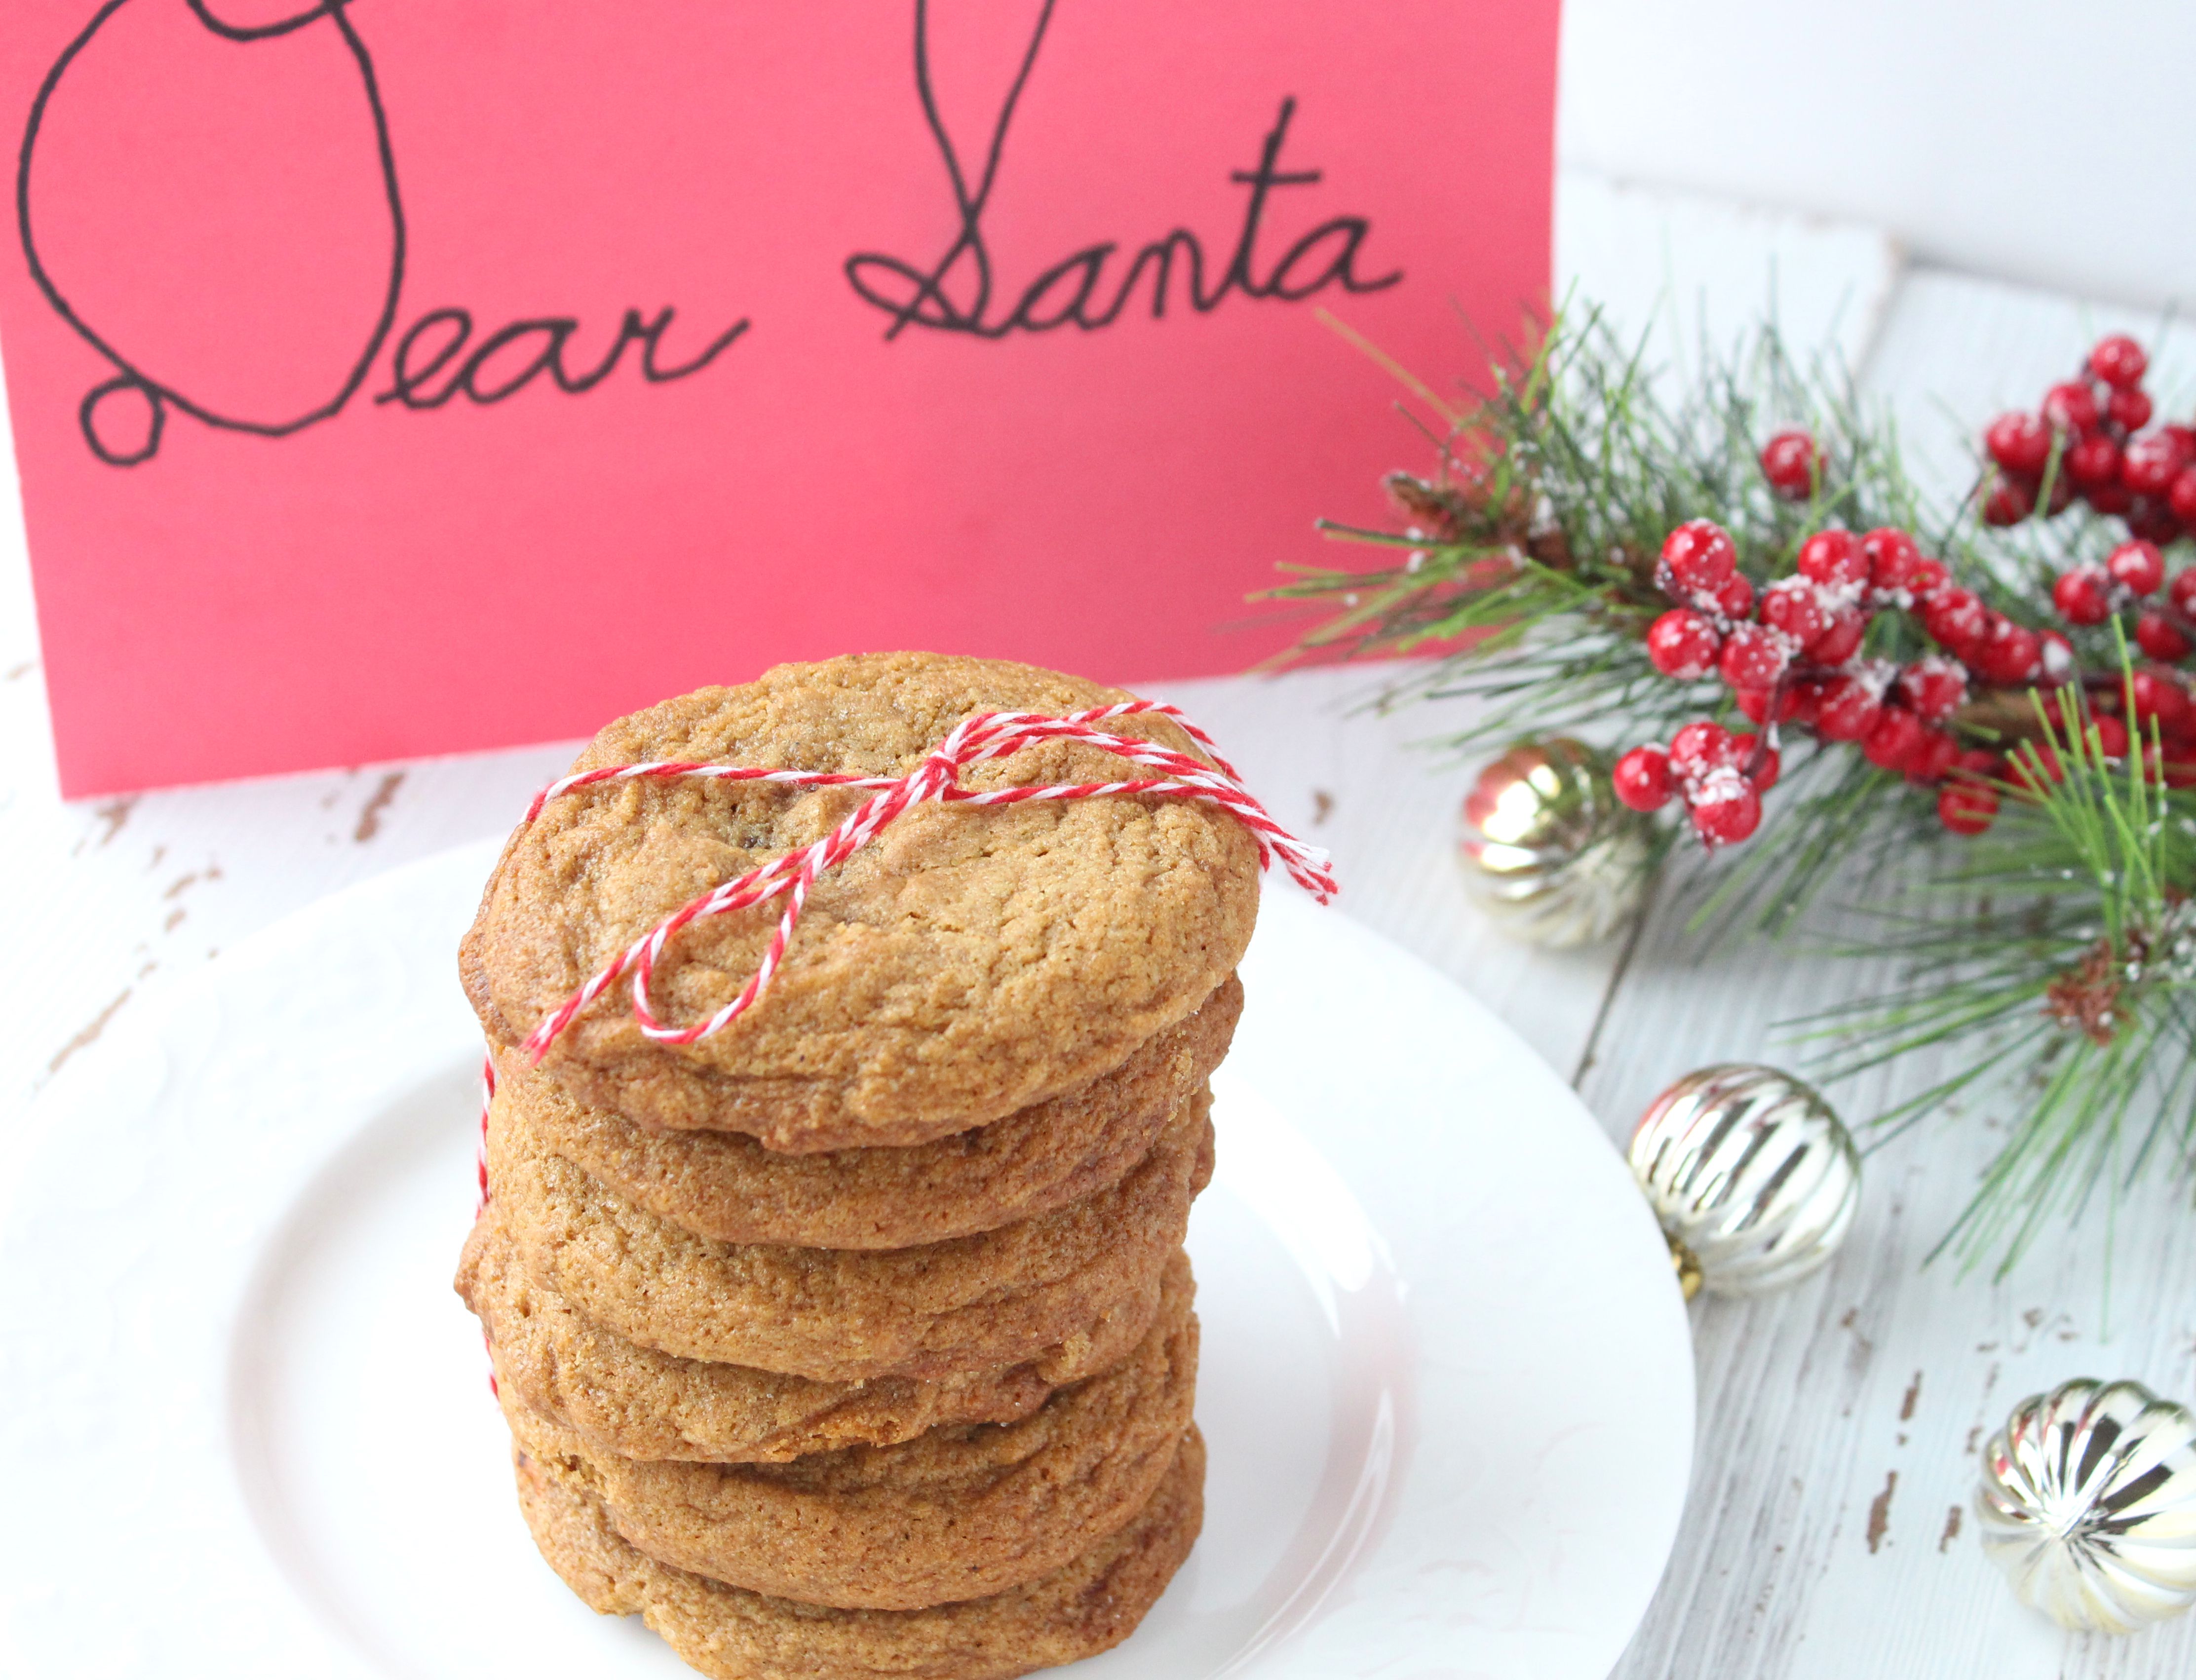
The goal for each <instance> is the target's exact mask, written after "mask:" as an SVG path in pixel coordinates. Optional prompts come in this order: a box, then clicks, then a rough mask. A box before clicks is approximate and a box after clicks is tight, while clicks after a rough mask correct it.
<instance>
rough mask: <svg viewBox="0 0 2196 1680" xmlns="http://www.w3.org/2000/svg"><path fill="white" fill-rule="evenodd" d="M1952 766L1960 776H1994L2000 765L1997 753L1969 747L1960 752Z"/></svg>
mask: <svg viewBox="0 0 2196 1680" xmlns="http://www.w3.org/2000/svg"><path fill="white" fill-rule="evenodd" d="M1952 767H1953V768H1954V769H1955V770H1956V771H1959V772H1960V774H1961V775H1962V776H1996V775H1997V773H1998V771H1999V770H2000V769H2001V768H2002V765H2000V763H1999V761H1998V756H1997V753H1985V752H1984V751H1983V750H1982V749H1981V748H1975V747H1970V748H1968V750H1967V751H1966V752H1964V753H1961V754H1960V756H1959V758H1958V759H1956V761H1955V762H1954V764H1953V766H1952Z"/></svg>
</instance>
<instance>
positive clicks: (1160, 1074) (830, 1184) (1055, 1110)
mask: <svg viewBox="0 0 2196 1680" xmlns="http://www.w3.org/2000/svg"><path fill="white" fill-rule="evenodd" d="M1242 1009H1243V988H1242V985H1241V983H1240V982H1239V981H1237V980H1236V979H1234V976H1232V975H1231V976H1229V978H1228V979H1226V980H1225V981H1223V982H1222V984H1221V985H1220V986H1219V988H1218V989H1217V990H1215V991H1214V992H1213V994H1212V995H1211V996H1210V997H1208V998H1206V999H1205V1002H1204V1003H1203V1004H1202V1005H1200V1006H1199V1007H1198V1008H1197V1009H1196V1010H1195V1011H1194V1012H1193V1013H1191V1014H1190V1015H1189V1016H1188V1018H1187V1019H1184V1020H1182V1021H1179V1022H1177V1023H1176V1025H1173V1026H1171V1027H1169V1028H1168V1029H1167V1030H1166V1031H1164V1032H1162V1033H1159V1034H1158V1035H1156V1036H1153V1037H1152V1038H1149V1039H1147V1040H1146V1041H1145V1042H1143V1043H1142V1044H1141V1045H1139V1046H1138V1047H1137V1048H1136V1050H1135V1051H1134V1052H1133V1053H1131V1054H1130V1057H1129V1059H1128V1060H1127V1061H1125V1062H1124V1063H1123V1064H1122V1065H1120V1066H1119V1067H1118V1068H1116V1069H1114V1070H1113V1071H1112V1072H1111V1073H1107V1074H1104V1075H1101V1077H1099V1078H1097V1079H1095V1080H1094V1081H1093V1082H1091V1083H1089V1084H1088V1085H1085V1086H1083V1087H1081V1088H1079V1089H1077V1090H1073V1091H1070V1092H1068V1093H1066V1094H1065V1095H1061V1096H1057V1097H1052V1098H1049V1099H1048V1100H1045V1101H1043V1102H1041V1103H1037V1104H1036V1105H1034V1106H1032V1107H1029V1108H1025V1109H1022V1110H1020V1111H1017V1112H1015V1113H1014V1114H1010V1115H1008V1117H1006V1118H1005V1119H1003V1120H995V1121H993V1122H992V1123H991V1124H990V1125H988V1126H979V1127H976V1128H974V1129H972V1130H969V1131H965V1132H956V1133H954V1134H952V1135H951V1136H950V1137H944V1138H939V1139H937V1140H934V1141H933V1142H930V1143H924V1144H914V1145H910V1146H905V1147H901V1148H878V1149H840V1150H830V1151H825V1152H818V1153H813V1154H806V1155H786V1154H782V1153H779V1152H776V1151H773V1150H770V1149H766V1148H765V1147H764V1146H762V1145H761V1144H760V1143H758V1142H756V1141H755V1140H754V1139H753V1138H751V1137H748V1136H747V1135H745V1134H743V1133H739V1132H695V1131H688V1132H664V1131H655V1130H651V1129H648V1128H645V1127H642V1126H637V1125H635V1124H634V1123H633V1122H631V1121H629V1120H627V1119H625V1118H623V1117H621V1116H620V1115H618V1114H616V1113H615V1112H613V1111H610V1110H609V1109H605V1108H596V1107H593V1106H589V1105H587V1104H586V1103H582V1102H581V1101H580V1100H578V1099H576V1098H575V1097H573V1096H572V1095H571V1094H569V1093H568V1092H566V1091H565V1090H564V1089H563V1088H562V1087H561V1086H560V1085H559V1084H558V1082H557V1081H556V1080H555V1079H554V1078H553V1077H551V1076H550V1075H549V1074H547V1073H546V1072H545V1071H540V1070H538V1069H530V1068H529V1067H528V1066H527V1065H526V1058H525V1056H524V1055H523V1054H522V1053H520V1052H517V1051H509V1050H506V1051H503V1052H500V1053H499V1054H498V1055H497V1058H496V1065H497V1069H498V1079H497V1084H496V1091H497V1100H499V1101H508V1102H510V1103H511V1105H512V1106H515V1107H517V1108H519V1109H521V1110H523V1111H524V1114H525V1118H526V1125H527V1128H528V1129H529V1131H530V1132H531V1133H532V1134H534V1136H535V1137H536V1138H538V1139H539V1140H540V1142H541V1144H542V1145H543V1146H545V1147H546V1148H547V1149H548V1150H549V1151H551V1152H552V1153H554V1154H558V1155H561V1156H563V1158H565V1159H566V1160H568V1161H570V1162H572V1163H575V1165H577V1166H579V1167H581V1168H582V1169H585V1170H586V1171H587V1174H588V1175H589V1176H591V1177H593V1178H596V1179H599V1180H600V1181H602V1182H604V1184H607V1185H609V1186H610V1187H611V1188H612V1189H614V1190H615V1191H616V1192H618V1193H619V1194H620V1195H621V1196H623V1197H625V1198H627V1200H629V1201H633V1202H635V1203H638V1204H639V1205H640V1206H641V1207H643V1208H645V1209H648V1211H649V1212H650V1213H653V1214H657V1215H662V1217H663V1218H665V1219H667V1220H669V1221H671V1222H672V1223H673V1224H674V1225H679V1226H683V1227H685V1228H686V1229H687V1230H689V1231H691V1232H693V1233H695V1234H696V1236H702V1237H709V1238H714V1239H716V1240H717V1241H719V1242H724V1243H792V1244H800V1245H802V1246H804V1247H810V1248H829V1249H899V1248H912V1247H914V1246H915V1245H916V1244H920V1243H936V1242H943V1241H945V1239H947V1238H952V1237H962V1236H967V1235H968V1234H969V1233H971V1232H976V1231H989V1230H992V1229H994V1228H996V1227H998V1226H1002V1225H1006V1224H1010V1223H1012V1222H1013V1221H1016V1220H1020V1219H1029V1218H1032V1217H1034V1216H1035V1215H1039V1214H1046V1213H1050V1212H1051V1211H1053V1209H1055V1208H1061V1207H1065V1206H1066V1205H1067V1204H1069V1203H1070V1202H1074V1201H1078V1200H1080V1199H1081V1198H1084V1197H1085V1196H1088V1195H1090V1194H1091V1193H1093V1192H1095V1191H1099V1190H1102V1189H1104V1188H1105V1187H1106V1186H1108V1185H1111V1184H1115V1183H1118V1182H1119V1181H1120V1180H1121V1179H1122V1178H1123V1177H1124V1175H1126V1174H1127V1173H1128V1171H1129V1169H1130V1168H1131V1167H1133V1166H1134V1165H1136V1163H1137V1162H1138V1161H1140V1160H1141V1159H1142V1158H1144V1156H1145V1155H1146V1154H1147V1153H1148V1152H1149V1151H1150V1149H1151V1147H1152V1144H1153V1140H1155V1139H1157V1137H1158V1136H1159V1132H1160V1130H1161V1129H1163V1128H1164V1126H1165V1124H1166V1123H1167V1121H1168V1120H1169V1119H1170V1118H1171V1117H1172V1116H1173V1115H1174V1113H1175V1111H1176V1110H1177V1109H1179V1108H1180V1107H1181V1106H1182V1104H1183V1103H1185V1102H1187V1101H1188V1100H1189V1099H1190V1097H1191V1096H1192V1094H1194V1093H1195V1092H1197V1091H1198V1090H1199V1089H1200V1088H1202V1087H1203V1086H1204V1084H1205V1078H1206V1077H1207V1076H1208V1075H1209V1074H1211V1071H1212V1070H1213V1069H1214V1068H1216V1067H1217V1066H1218V1065H1220V1061H1221V1059H1222V1057H1223V1056H1225V1055H1226V1054H1228V1040H1229V1039H1230V1038H1231V1037H1232V1036H1234V1031H1235V1022H1236V1019H1237V1017H1238V1016H1240V1014H1241V1013H1242Z"/></svg>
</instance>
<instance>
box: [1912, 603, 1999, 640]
mask: <svg viewBox="0 0 2196 1680" xmlns="http://www.w3.org/2000/svg"><path fill="white" fill-rule="evenodd" d="M1989 626H1990V614H1989V610H1988V609H1986V608H1985V607H1984V605H1983V603H1981V602H1980V601H1979V600H1977V599H1976V598H1975V597H1974V592H1972V591H1969V590H1965V589H1940V590H1939V591H1938V592H1936V594H1934V595H1933V596H1932V597H1930V598H1929V604H1928V605H1927V606H1926V607H1924V608H1922V609H1921V627H1922V628H1923V629H1924V630H1927V632H1929V633H1930V635H1932V636H1933V637H1934V638H1936V639H1937V640H1938V641H1939V642H1940V643H1942V644H1944V645H1945V647H1948V648H1950V649H1952V650H1953V651H1954V652H1955V653H1957V652H1958V651H1959V650H1960V649H1962V648H1963V647H1965V646H1966V645H1968V644H1969V643H1971V642H1973V641H1974V640H1976V639H1977V638H1979V637H1980V636H1981V635H1982V633H1983V632H1984V631H1985V630H1986V629H1987V628H1989Z"/></svg>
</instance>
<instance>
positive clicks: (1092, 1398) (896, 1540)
mask: <svg viewBox="0 0 2196 1680" xmlns="http://www.w3.org/2000/svg"><path fill="white" fill-rule="evenodd" d="M1190 1296H1191V1290H1188V1289H1187V1288H1182V1289H1177V1290H1174V1291H1172V1293H1171V1294H1170V1297H1169V1298H1168V1299H1167V1300H1166V1301H1165V1302H1164V1304H1163V1305H1162V1307H1161V1308H1160V1312H1159V1319H1158V1320H1157V1321H1156V1322H1155V1323H1154V1324H1153V1325H1152V1328H1151V1330H1150V1331H1149V1333H1148V1334H1147V1335H1146V1336H1145V1337H1144V1340H1143V1342H1141V1344H1140V1345H1139V1346H1138V1347H1137V1348H1136V1351H1135V1352H1134V1353H1133V1354H1131V1355H1130V1357H1129V1358H1128V1359H1127V1360H1124V1361H1123V1362H1122V1363H1121V1364H1120V1365H1117V1366H1116V1367H1115V1368H1114V1369H1113V1370H1112V1371H1108V1372H1107V1373H1106V1374H1105V1375H1104V1376H1102V1377H1092V1378H1091V1379H1090V1380H1089V1382H1087V1383H1078V1384H1077V1385H1076V1386H1075V1387H1073V1388H1063V1389H1061V1390H1060V1392H1059V1393H1057V1394H1054V1395H1053V1396H1052V1398H1051V1399H1049V1400H1047V1401H1046V1402H1045V1403H1044V1405H1043V1406H1042V1407H1041V1408H1039V1409H1038V1410H1037V1412H1033V1413H1032V1414H1031V1415H1030V1416H1029V1417H1025V1418H1023V1419H1021V1420H1020V1422H1018V1423H1003V1424H1002V1423H978V1424H953V1425H948V1426H946V1427H944V1428H941V1429H933V1430H932V1431H930V1432H929V1433H928V1435H922V1436H919V1437H917V1438H916V1440H910V1441H906V1442H904V1443H902V1444H901V1445H899V1446H853V1447H846V1448H842V1449H841V1450H840V1451H839V1452H825V1453H818V1454H816V1455H813V1456H812V1457H809V1458H800V1459H796V1460H795V1461H794V1462H793V1463H791V1464H679V1463H669V1462H664V1461H660V1460H659V1461H656V1462H653V1463H643V1462H639V1461H636V1460H633V1459H627V1458H617V1457H615V1456H614V1455H612V1454H608V1453H599V1452H590V1451H589V1450H588V1449H587V1446H586V1445H585V1443H584V1442H582V1441H581V1440H580V1438H579V1437H578V1436H577V1435H575V1434H573V1433H572V1432H571V1431H570V1430H569V1429H559V1428H558V1427H557V1425H555V1424H554V1423H550V1422H549V1421H548V1420H546V1418H544V1417H541V1416H540V1414H538V1413H536V1412H530V1411H529V1410H528V1409H527V1408H526V1406H524V1405H523V1403H521V1402H520V1401H519V1400H517V1398H516V1397H515V1396H514V1395H512V1394H508V1393H506V1395H505V1397H504V1412H505V1414H506V1417H507V1418H508V1419H509V1421H510V1424H511V1435H512V1437H513V1438H514V1439H515V1440H517V1442H518V1444H519V1446H521V1447H522V1448H523V1449H524V1450H525V1451H526V1452H528V1453H529V1455H530V1456H532V1457H533V1458H536V1459H540V1460H541V1461H544V1462H546V1463H552V1464H555V1465H557V1466H558V1469H561V1470H563V1471H567V1472H569V1473H571V1474H573V1475H576V1476H578V1477H579V1479H580V1480H581V1482H582V1483H583V1484H584V1485H585V1486H586V1487H587V1488H588V1490H589V1491H590V1492H593V1493H594V1494H595V1495H596V1496H597V1497H598V1498H600V1499H601V1500H602V1501H603V1503H604V1504H605V1505H607V1506H608V1507H609V1508H610V1520H611V1522H612V1524H613V1525H614V1526H615V1527H616V1529H617V1531H618V1533H620V1534H621V1535H623V1536H624V1537H625V1539H627V1541H628V1542H629V1543H631V1544H633V1546H635V1547H636V1548H638V1549H639V1550H641V1551H644V1552H645V1553H647V1554H648V1556H650V1557H653V1558H655V1559H656V1561H657V1562H662V1563H669V1564H673V1565H675V1566H676V1567H679V1568H682V1569H690V1570H692V1571H694V1572H695V1573H697V1574H702V1575H708V1576H709V1577H710V1578H711V1579H714V1580H719V1581H724V1582H725V1583H727V1584H729V1585H732V1586H741V1587H746V1588H748V1589H749V1590H751V1591H756V1592H766V1593H770V1594H772V1595H774V1596H778V1597H783V1598H795V1599H799V1600H800V1601H801V1602H804V1603H809V1604H829V1605H834V1606H836V1607H838V1608H843V1609H874V1610H914V1609H920V1608H922V1607H924V1606H925V1605H931V1604H945V1603H951V1602H956V1601H958V1600H961V1599H964V1598H983V1597H989V1596H991V1595H992V1594H994V1593H997V1592H1003V1591H1005V1590H1006V1589H1008V1587H1013V1586H1020V1585H1022V1584H1023V1583H1024V1582H1026V1581H1032V1580H1035V1579H1037V1577H1038V1576H1040V1575H1045V1574H1049V1573H1051V1572H1052V1571H1054V1570H1055V1569H1057V1568H1060V1567H1064V1566H1065V1565H1066V1564H1067V1563H1069V1562H1072V1560H1073V1559H1074V1558H1076V1557H1077V1556H1079V1555H1081V1554H1082V1553H1083V1552H1084V1551H1086V1550H1089V1548H1090V1547H1091V1546H1092V1545H1095V1544H1096V1543H1097V1542H1098V1541H1100V1540H1101V1539H1104V1538H1105V1537H1106V1536H1107V1535H1108V1534H1111V1533H1113V1532H1114V1531H1115V1530H1116V1529H1118V1528H1120V1527H1123V1526H1124V1525H1125V1524H1126V1523H1127V1522H1129V1521H1130V1519H1132V1518H1133V1517H1134V1516H1135V1515H1136V1513H1137V1512H1138V1511H1139V1510H1141V1509H1142V1508H1143V1506H1144V1504H1146V1502H1147V1500H1148V1499H1149V1498H1151V1495H1152V1492H1153V1489H1154V1488H1155V1487H1157V1486H1158V1484H1159V1478H1160V1477H1161V1475H1164V1473H1165V1470H1166V1468H1167V1466H1168V1464H1170V1462H1171V1461H1172V1459H1173V1457H1174V1452H1175V1448H1176V1446H1177V1445H1178V1444H1179V1443H1180V1441H1181V1440H1182V1435H1183V1434H1184V1433H1185V1432H1186V1431H1187V1430H1188V1428H1189V1424H1190V1410H1191V1406H1192V1402H1193V1400H1194V1399H1195V1395H1196V1378H1197V1319H1196V1317H1195V1315H1194V1314H1193V1313H1192V1312H1191V1311H1190Z"/></svg>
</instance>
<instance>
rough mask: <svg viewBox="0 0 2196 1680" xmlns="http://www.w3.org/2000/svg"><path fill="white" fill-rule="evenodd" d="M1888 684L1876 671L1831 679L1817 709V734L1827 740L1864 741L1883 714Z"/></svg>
mask: <svg viewBox="0 0 2196 1680" xmlns="http://www.w3.org/2000/svg"><path fill="white" fill-rule="evenodd" d="M1884 685H1885V678H1884V677H1883V675H1882V674H1881V673H1879V672H1877V671H1873V670H1871V671H1857V672H1853V673H1849V674H1847V675H1846V676H1842V677H1835V678H1831V680H1830V681H1829V682H1828V683H1825V684H1823V698H1822V701H1821V703H1820V704H1819V705H1817V707H1816V708H1815V733H1816V734H1817V735H1819V736H1822V737H1823V739H1824V740H1825V741H1858V740H1860V739H1861V738H1862V737H1863V736H1865V735H1866V734H1867V733H1868V732H1869V730H1872V729H1874V728H1875V723H1876V719H1877V718H1878V717H1880V716H1881V713H1882V711H1883V690H1884Z"/></svg>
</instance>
